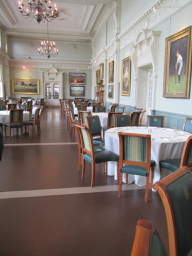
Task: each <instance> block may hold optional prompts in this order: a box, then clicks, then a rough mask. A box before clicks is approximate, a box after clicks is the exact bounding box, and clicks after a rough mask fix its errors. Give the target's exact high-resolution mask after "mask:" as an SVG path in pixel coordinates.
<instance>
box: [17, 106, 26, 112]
mask: <svg viewBox="0 0 192 256" xmlns="http://www.w3.org/2000/svg"><path fill="white" fill-rule="evenodd" d="M17 109H23V111H26V105H17Z"/></svg>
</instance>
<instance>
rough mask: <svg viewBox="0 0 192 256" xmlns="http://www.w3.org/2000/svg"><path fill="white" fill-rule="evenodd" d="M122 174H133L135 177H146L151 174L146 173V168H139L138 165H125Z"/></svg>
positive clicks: (121, 170)
mask: <svg viewBox="0 0 192 256" xmlns="http://www.w3.org/2000/svg"><path fill="white" fill-rule="evenodd" d="M120 172H122V173H128V174H133V175H140V176H145V177H148V176H149V174H148V173H146V167H144V166H138V165H125V166H123V168H122V169H120Z"/></svg>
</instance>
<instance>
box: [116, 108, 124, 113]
mask: <svg viewBox="0 0 192 256" xmlns="http://www.w3.org/2000/svg"><path fill="white" fill-rule="evenodd" d="M115 112H118V113H119V112H120V113H125V107H116V108H115Z"/></svg>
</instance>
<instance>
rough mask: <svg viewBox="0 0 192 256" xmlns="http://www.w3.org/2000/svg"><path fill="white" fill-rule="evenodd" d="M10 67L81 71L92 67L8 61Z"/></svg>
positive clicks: (50, 62) (64, 63)
mask: <svg viewBox="0 0 192 256" xmlns="http://www.w3.org/2000/svg"><path fill="white" fill-rule="evenodd" d="M9 66H10V67H23V66H25V67H26V68H37V69H38V68H43V69H44V68H45V69H48V68H56V69H83V70H91V68H92V65H91V64H90V63H87V62H62V61H40V60H13V59H12V60H9Z"/></svg>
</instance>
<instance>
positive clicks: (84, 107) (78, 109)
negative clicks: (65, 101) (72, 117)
mask: <svg viewBox="0 0 192 256" xmlns="http://www.w3.org/2000/svg"><path fill="white" fill-rule="evenodd" d="M77 111H78V120H79V121H81V119H80V114H79V112H80V111H87V106H80V105H79V106H78V107H77Z"/></svg>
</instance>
